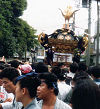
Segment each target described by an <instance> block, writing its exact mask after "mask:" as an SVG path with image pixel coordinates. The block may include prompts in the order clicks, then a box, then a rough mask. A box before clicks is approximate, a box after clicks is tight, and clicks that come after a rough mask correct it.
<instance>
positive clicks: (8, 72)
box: [0, 67, 20, 83]
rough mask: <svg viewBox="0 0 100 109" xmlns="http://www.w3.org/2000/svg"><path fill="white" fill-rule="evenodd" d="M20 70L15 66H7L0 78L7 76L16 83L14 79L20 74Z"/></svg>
mask: <svg viewBox="0 0 100 109" xmlns="http://www.w3.org/2000/svg"><path fill="white" fill-rule="evenodd" d="M19 75H20V74H19V72H18V70H16V69H15V68H13V67H7V68H5V69H3V70H2V72H1V73H0V78H1V79H2V78H7V79H9V80H10V81H12V82H13V83H14V80H15V79H16V78H17V77H18V76H19Z"/></svg>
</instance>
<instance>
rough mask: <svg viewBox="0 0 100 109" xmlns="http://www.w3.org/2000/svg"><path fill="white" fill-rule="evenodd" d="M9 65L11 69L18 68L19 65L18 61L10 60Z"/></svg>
mask: <svg viewBox="0 0 100 109" xmlns="http://www.w3.org/2000/svg"><path fill="white" fill-rule="evenodd" d="M9 64H11V67H14V68H18V66H19V64H20V63H19V61H18V60H12V61H10V62H9Z"/></svg>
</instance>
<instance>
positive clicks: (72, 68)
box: [70, 62, 79, 73]
mask: <svg viewBox="0 0 100 109" xmlns="http://www.w3.org/2000/svg"><path fill="white" fill-rule="evenodd" d="M78 68H79V66H78V64H77V63H76V62H74V63H71V64H70V71H71V72H72V73H76V71H78Z"/></svg>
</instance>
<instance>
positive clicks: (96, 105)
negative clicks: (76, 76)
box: [71, 79, 100, 109]
mask: <svg viewBox="0 0 100 109" xmlns="http://www.w3.org/2000/svg"><path fill="white" fill-rule="evenodd" d="M71 101H72V107H73V109H100V89H99V87H98V85H96V84H95V83H94V82H93V81H92V80H91V79H85V80H80V81H79V82H78V83H77V84H76V86H75V88H74V90H73V93H72V98H71Z"/></svg>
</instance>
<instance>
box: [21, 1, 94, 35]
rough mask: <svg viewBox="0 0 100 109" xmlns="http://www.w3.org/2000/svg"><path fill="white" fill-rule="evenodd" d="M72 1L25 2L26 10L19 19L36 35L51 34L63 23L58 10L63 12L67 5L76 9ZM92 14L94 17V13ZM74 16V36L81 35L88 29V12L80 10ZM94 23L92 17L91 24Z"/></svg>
mask: <svg viewBox="0 0 100 109" xmlns="http://www.w3.org/2000/svg"><path fill="white" fill-rule="evenodd" d="M73 1H77V0H27V3H28V5H27V9H26V10H25V11H24V13H23V15H22V16H21V18H22V19H23V20H25V21H27V23H28V24H29V25H30V26H32V27H33V28H34V29H36V30H37V33H36V34H40V33H41V32H44V33H46V34H51V33H53V32H54V31H55V30H56V29H61V28H62V27H63V24H64V23H65V20H64V17H63V16H62V14H61V12H60V10H59V8H60V9H62V11H64V10H65V9H66V8H67V6H68V5H71V6H72V7H73V10H75V9H77V7H75V2H73ZM93 9H94V8H93ZM92 14H93V16H95V15H94V13H92ZM75 16H76V20H75V22H76V24H75V26H76V34H83V33H84V29H87V28H88V10H87V9H85V8H80V10H79V11H77V12H76V14H75ZM94 21H95V20H94V17H93V18H92V22H94Z"/></svg>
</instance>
